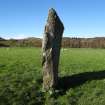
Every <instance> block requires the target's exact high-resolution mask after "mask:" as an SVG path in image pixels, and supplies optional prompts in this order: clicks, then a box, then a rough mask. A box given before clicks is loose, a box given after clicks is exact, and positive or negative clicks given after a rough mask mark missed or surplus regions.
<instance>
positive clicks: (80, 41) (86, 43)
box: [0, 37, 105, 48]
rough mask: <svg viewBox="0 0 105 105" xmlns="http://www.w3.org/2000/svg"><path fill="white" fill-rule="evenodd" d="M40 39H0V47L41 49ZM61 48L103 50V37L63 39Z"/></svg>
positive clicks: (104, 45)
mask: <svg viewBox="0 0 105 105" xmlns="http://www.w3.org/2000/svg"><path fill="white" fill-rule="evenodd" d="M41 46H42V39H41V38H35V37H29V38H25V39H9V40H6V39H4V38H1V37H0V47H41ZM62 47H65V48H66V47H67V48H105V37H95V38H70V37H63V39H62Z"/></svg>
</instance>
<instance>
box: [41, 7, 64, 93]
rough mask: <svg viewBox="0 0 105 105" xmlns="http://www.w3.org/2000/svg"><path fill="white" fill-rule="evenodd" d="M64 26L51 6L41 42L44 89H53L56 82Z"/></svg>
mask: <svg viewBox="0 0 105 105" xmlns="http://www.w3.org/2000/svg"><path fill="white" fill-rule="evenodd" d="M63 30H64V26H63V24H62V22H61V21H60V19H59V17H58V15H57V13H56V11H55V10H54V9H53V8H51V9H50V10H49V13H48V19H47V23H46V25H45V30H44V38H43V43H42V52H43V58H42V66H43V88H44V90H45V91H48V90H49V89H52V88H53V89H54V88H55V87H56V86H57V82H58V65H59V56H60V48H61V40H62V34H63Z"/></svg>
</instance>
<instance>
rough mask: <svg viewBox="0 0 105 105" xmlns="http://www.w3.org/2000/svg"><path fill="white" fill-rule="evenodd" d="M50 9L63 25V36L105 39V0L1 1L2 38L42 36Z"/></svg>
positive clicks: (0, 33) (0, 23)
mask: <svg viewBox="0 0 105 105" xmlns="http://www.w3.org/2000/svg"><path fill="white" fill-rule="evenodd" d="M50 8H54V9H55V10H56V12H57V13H58V15H59V17H60V19H61V20H62V22H63V24H64V27H65V30H64V34H63V36H64V37H104V36H105V0H0V37H3V38H17V39H21V38H26V37H43V33H44V26H45V24H46V20H47V16H48V10H49V9H50Z"/></svg>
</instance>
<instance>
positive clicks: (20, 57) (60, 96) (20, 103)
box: [0, 48, 105, 105]
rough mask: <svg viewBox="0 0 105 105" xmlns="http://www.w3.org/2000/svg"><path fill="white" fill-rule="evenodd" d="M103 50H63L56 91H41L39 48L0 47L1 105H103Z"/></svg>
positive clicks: (104, 62) (104, 100)
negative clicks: (50, 93) (50, 94)
mask: <svg viewBox="0 0 105 105" xmlns="http://www.w3.org/2000/svg"><path fill="white" fill-rule="evenodd" d="M104 70H105V49H89V48H88V49H85V48H84V49H75V48H72V49H64V50H63V49H62V50H61V57H60V65H59V76H60V83H59V91H61V92H58V93H55V94H54V95H53V96H49V95H48V94H47V93H43V92H42V81H41V80H40V79H41V78H42V67H41V49H40V48H0V105H104V104H105V91H104V87H105V72H104Z"/></svg>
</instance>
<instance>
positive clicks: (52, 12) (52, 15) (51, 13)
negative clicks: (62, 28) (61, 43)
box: [48, 8, 58, 21]
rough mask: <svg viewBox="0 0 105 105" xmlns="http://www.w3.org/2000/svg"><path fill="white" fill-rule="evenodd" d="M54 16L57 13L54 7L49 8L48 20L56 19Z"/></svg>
mask: <svg viewBox="0 0 105 105" xmlns="http://www.w3.org/2000/svg"><path fill="white" fill-rule="evenodd" d="M56 17H58V15H57V13H56V11H55V9H53V8H50V9H49V13H48V21H53V20H55V19H56Z"/></svg>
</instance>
